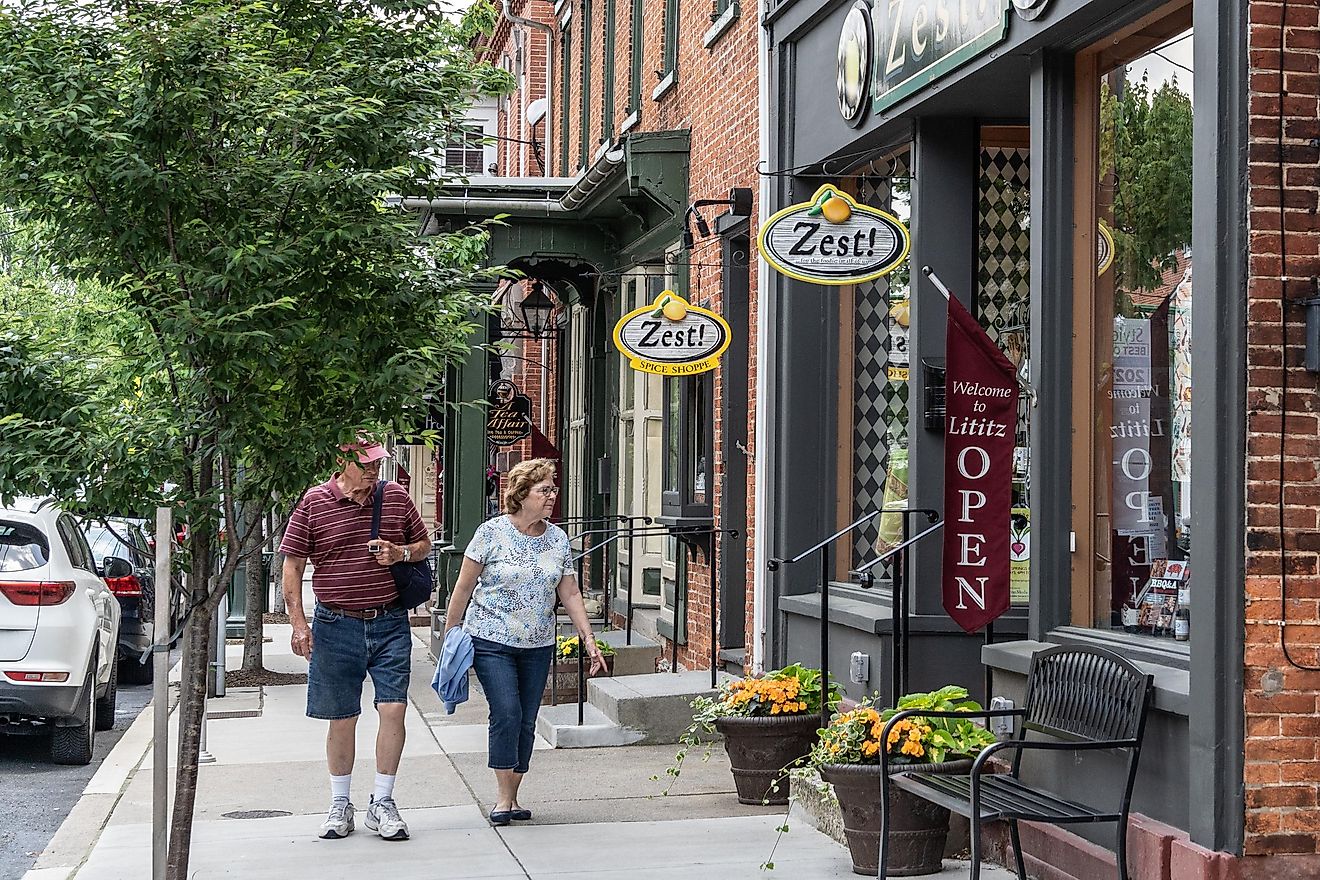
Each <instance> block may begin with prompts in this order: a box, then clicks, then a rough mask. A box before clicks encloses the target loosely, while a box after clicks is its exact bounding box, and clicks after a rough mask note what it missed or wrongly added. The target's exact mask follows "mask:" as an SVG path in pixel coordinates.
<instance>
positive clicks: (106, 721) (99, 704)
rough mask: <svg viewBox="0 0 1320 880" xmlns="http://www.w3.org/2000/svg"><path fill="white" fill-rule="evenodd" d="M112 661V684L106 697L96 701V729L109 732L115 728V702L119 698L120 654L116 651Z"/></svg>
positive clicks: (106, 687) (107, 689)
mask: <svg viewBox="0 0 1320 880" xmlns="http://www.w3.org/2000/svg"><path fill="white" fill-rule="evenodd" d="M111 657H112V659H111V660H110V683H109V684H107V685H106V686H105V695H104V696H102V697H99V698H97V700H96V729H97V730H109V729H110V728H112V727H114V726H115V700H116V699H117V698H118V696H119V652H118V651H114V652H113V653H112V654H111Z"/></svg>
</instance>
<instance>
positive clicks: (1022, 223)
mask: <svg viewBox="0 0 1320 880" xmlns="http://www.w3.org/2000/svg"><path fill="white" fill-rule="evenodd" d="M1029 143H1030V130H1029V129H1028V128H1026V127H1024V126H1008V125H994V126H989V125H988V126H983V127H982V129H981V151H980V173H979V176H978V180H977V210H976V215H977V218H976V225H977V241H978V242H979V245H978V248H977V266H976V270H977V271H976V315H977V319H978V320H979V321H980V323H981V326H982V327H984V328H985V331H986V333H987V334H988V335H989V336H990V338H991V339H993V340H994V341H995V342H996V343H997V344H998V345H999V348H1000V350H1001V351H1003V352H1004V355H1005V356H1006V357H1007V358H1008V359H1009V361H1011V362H1012V364H1013V366H1015V367H1017V371H1018V377H1019V378H1020V379H1021V380H1022V382H1023V383H1024V384H1026V385H1029V384H1030V382H1031V361H1030V359H1029V358H1028V357H1027V352H1028V351H1030V339H1031V333H1030V331H1031V327H1030V321H1029V316H1030V314H1031V308H1030V307H1031V273H1030V266H1031V247H1030V246H1031V164H1030V161H1029V157H1030V154H1029ZM1030 414H1031V401H1030V400H1029V399H1028V397H1027V395H1025V394H1023V395H1021V396H1020V397H1019V399H1018V419H1017V428H1016V431H1015V439H1014V454H1013V499H1012V505H1013V506H1012V518H1011V520H1010V526H1009V528H1010V532H1011V537H1010V540H1009V552H1010V566H1011V581H1010V583H1011V587H1010V592H1011V596H1012V600H1013V603H1014V604H1015V605H1024V604H1026V603H1027V601H1028V598H1029V596H1030V593H1031V585H1030V572H1031V568H1030V566H1031V446H1030V443H1029V437H1030V425H1029V423H1028V418H1029V416H1030Z"/></svg>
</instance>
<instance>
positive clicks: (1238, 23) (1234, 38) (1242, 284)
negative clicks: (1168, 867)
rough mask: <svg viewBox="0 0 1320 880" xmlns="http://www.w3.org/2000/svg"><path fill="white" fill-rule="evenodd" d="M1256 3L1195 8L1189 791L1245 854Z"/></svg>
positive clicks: (1198, 826) (1225, 1)
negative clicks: (1247, 186)
mask: <svg viewBox="0 0 1320 880" xmlns="http://www.w3.org/2000/svg"><path fill="white" fill-rule="evenodd" d="M1246 17H1247V12H1246V4H1244V3H1239V2H1237V0H1196V2H1195V4H1194V6H1193V23H1194V27H1195V29H1196V43H1195V46H1194V48H1193V52H1194V56H1193V57H1194V58H1195V63H1194V64H1193V67H1194V68H1195V69H1196V74H1195V75H1194V77H1193V83H1194V87H1195V91H1196V116H1195V118H1194V120H1193V127H1192V145H1193V152H1194V154H1195V156H1196V161H1197V166H1196V173H1195V174H1194V175H1193V180H1192V217H1193V218H1195V222H1194V223H1193V225H1192V253H1194V254H1196V279H1195V281H1194V284H1195V286H1196V287H1195V289H1196V296H1195V297H1194V298H1193V300H1192V326H1193V327H1195V328H1197V331H1198V332H1196V333H1195V334H1194V335H1193V337H1192V340H1193V341H1192V375H1193V376H1195V377H1196V382H1195V384H1194V385H1193V386H1192V435H1193V437H1194V438H1195V442H1194V443H1193V444H1192V499H1193V501H1194V504H1195V511H1194V513H1193V535H1194V536H1199V535H1205V536H1207V537H1206V538H1197V537H1194V538H1193V541H1192V550H1191V559H1192V571H1193V572H1194V576H1195V577H1196V580H1197V582H1198V583H1200V584H1206V585H1213V587H1214V588H1213V589H1201V590H1200V591H1199V592H1198V593H1197V598H1196V600H1195V603H1194V607H1195V611H1194V613H1195V615H1196V619H1195V622H1194V624H1193V627H1192V635H1191V656H1192V663H1191V671H1190V676H1191V680H1190V695H1189V696H1190V699H1189V701H1188V703H1189V706H1190V709H1191V711H1190V715H1189V718H1188V722H1189V724H1188V740H1189V743H1190V749H1191V754H1190V756H1189V760H1188V763H1189V764H1190V766H1192V767H1197V768H1201V771H1202V772H1195V773H1192V774H1191V775H1190V778H1189V780H1188V782H1189V787H1188V793H1187V794H1188V803H1192V804H1197V805H1198V808H1197V809H1194V810H1192V811H1191V813H1190V816H1189V820H1190V821H1189V827H1188V831H1189V832H1190V834H1191V837H1192V840H1193V841H1195V842H1196V843H1199V844H1201V845H1202V846H1206V847H1210V848H1212V849H1221V850H1228V851H1230V852H1239V853H1240V852H1241V851H1242V840H1243V822H1244V817H1243V795H1242V772H1243V754H1242V748H1241V743H1242V742H1243V734H1244V730H1243V728H1244V720H1243V703H1242V693H1243V653H1244V647H1243V641H1244V638H1245V635H1244V632H1245V629H1244V628H1245V621H1244V616H1245V614H1244V609H1243V596H1242V586H1241V585H1242V584H1244V582H1245V576H1246V573H1245V560H1244V557H1243V552H1244V551H1243V543H1242V542H1241V541H1240V540H1235V538H1236V537H1237V536H1240V535H1243V534H1244V533H1245V531H1246V522H1245V517H1246V513H1245V512H1246V497H1245V495H1246V490H1245V472H1244V471H1245V462H1246V424H1245V419H1246V411H1247V389H1246V372H1245V370H1244V369H1243V368H1242V365H1243V364H1245V363H1246V340H1247V332H1246V309H1245V308H1244V304H1243V302H1242V297H1243V292H1244V291H1245V290H1246V288H1247V284H1246V274H1247V266H1246V253H1247V240H1246V239H1247V232H1246V229H1245V227H1244V224H1243V222H1242V218H1243V217H1244V216H1245V215H1246V208H1245V204H1246V193H1245V191H1244V182H1245V180H1246V161H1245V154H1246V152H1245V144H1246V142H1247V107H1246V83H1247V54H1246V50H1245V48H1244V47H1245V46H1246V45H1247V40H1246V30H1247V23H1246Z"/></svg>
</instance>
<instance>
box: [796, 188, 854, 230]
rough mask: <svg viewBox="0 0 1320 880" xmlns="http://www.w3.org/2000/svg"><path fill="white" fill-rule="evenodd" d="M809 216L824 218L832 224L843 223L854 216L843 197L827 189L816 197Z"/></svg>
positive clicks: (808, 213)
mask: <svg viewBox="0 0 1320 880" xmlns="http://www.w3.org/2000/svg"><path fill="white" fill-rule="evenodd" d="M807 216H808V217H820V216H823V217H824V218H825V219H826V220H828V221H830V222H831V223H843V222H845V221H846V220H847V219H848V218H849V217H851V216H852V208H851V207H850V206H849V205H848V200H847V199H845V198H844V197H843V196H841V195H839V194H838V193H836V192H835V191H834V190H832V189H826V190H822V191H821V193H820V195H818V196H817V197H816V201H815V203H814V204H813V205H812V206H811V210H809V211H807Z"/></svg>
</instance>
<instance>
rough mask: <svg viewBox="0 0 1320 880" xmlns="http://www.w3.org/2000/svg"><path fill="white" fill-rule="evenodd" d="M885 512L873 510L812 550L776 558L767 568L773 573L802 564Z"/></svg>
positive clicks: (881, 509)
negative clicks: (785, 566)
mask: <svg viewBox="0 0 1320 880" xmlns="http://www.w3.org/2000/svg"><path fill="white" fill-rule="evenodd" d="M884 512H885V511H884V508H880V509H877V510H873V511H871V512H870V513H868V514H866V516H864V517H862V518H861V519H859V520H857V521H855V522H853V523H851V524H849V525H846V526H844V527H843V528H842V529H839V531H837V532H835V533H834V534H832V535H830V536H829V537H828V538H826V539H825V540H823V541H821V542H820V543H819V544H817V545H816V546H814V547H811V548H808V549H806V550H803V551H802V552H801V553H799V554H798V555H797V556H794V557H793V558H792V559H774V558H772V559H770V561H768V562H767V563H766V564H765V567H766V568H768V569H770V570H771V571H778V570H779V566H781V565H793V564H794V563H798V562H801V561H802V560H804V559H806V558H807V557H808V556H810V555H811V554H812V553H815V552H816V551H817V550H819V549H821V548H822V547H828V546H829V545H831V544H833V543H834V542H835V541H837V540H839V539H840V538H842V537H843V536H844V535H846V534H848V533H849V532H851V531H852V530H853V529H855V528H857V527H858V526H861V525H865V524H866V523H868V522H870V521H871V520H873V519H875V518H876V517H877V516H879V515H880V514H882V513H884Z"/></svg>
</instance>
